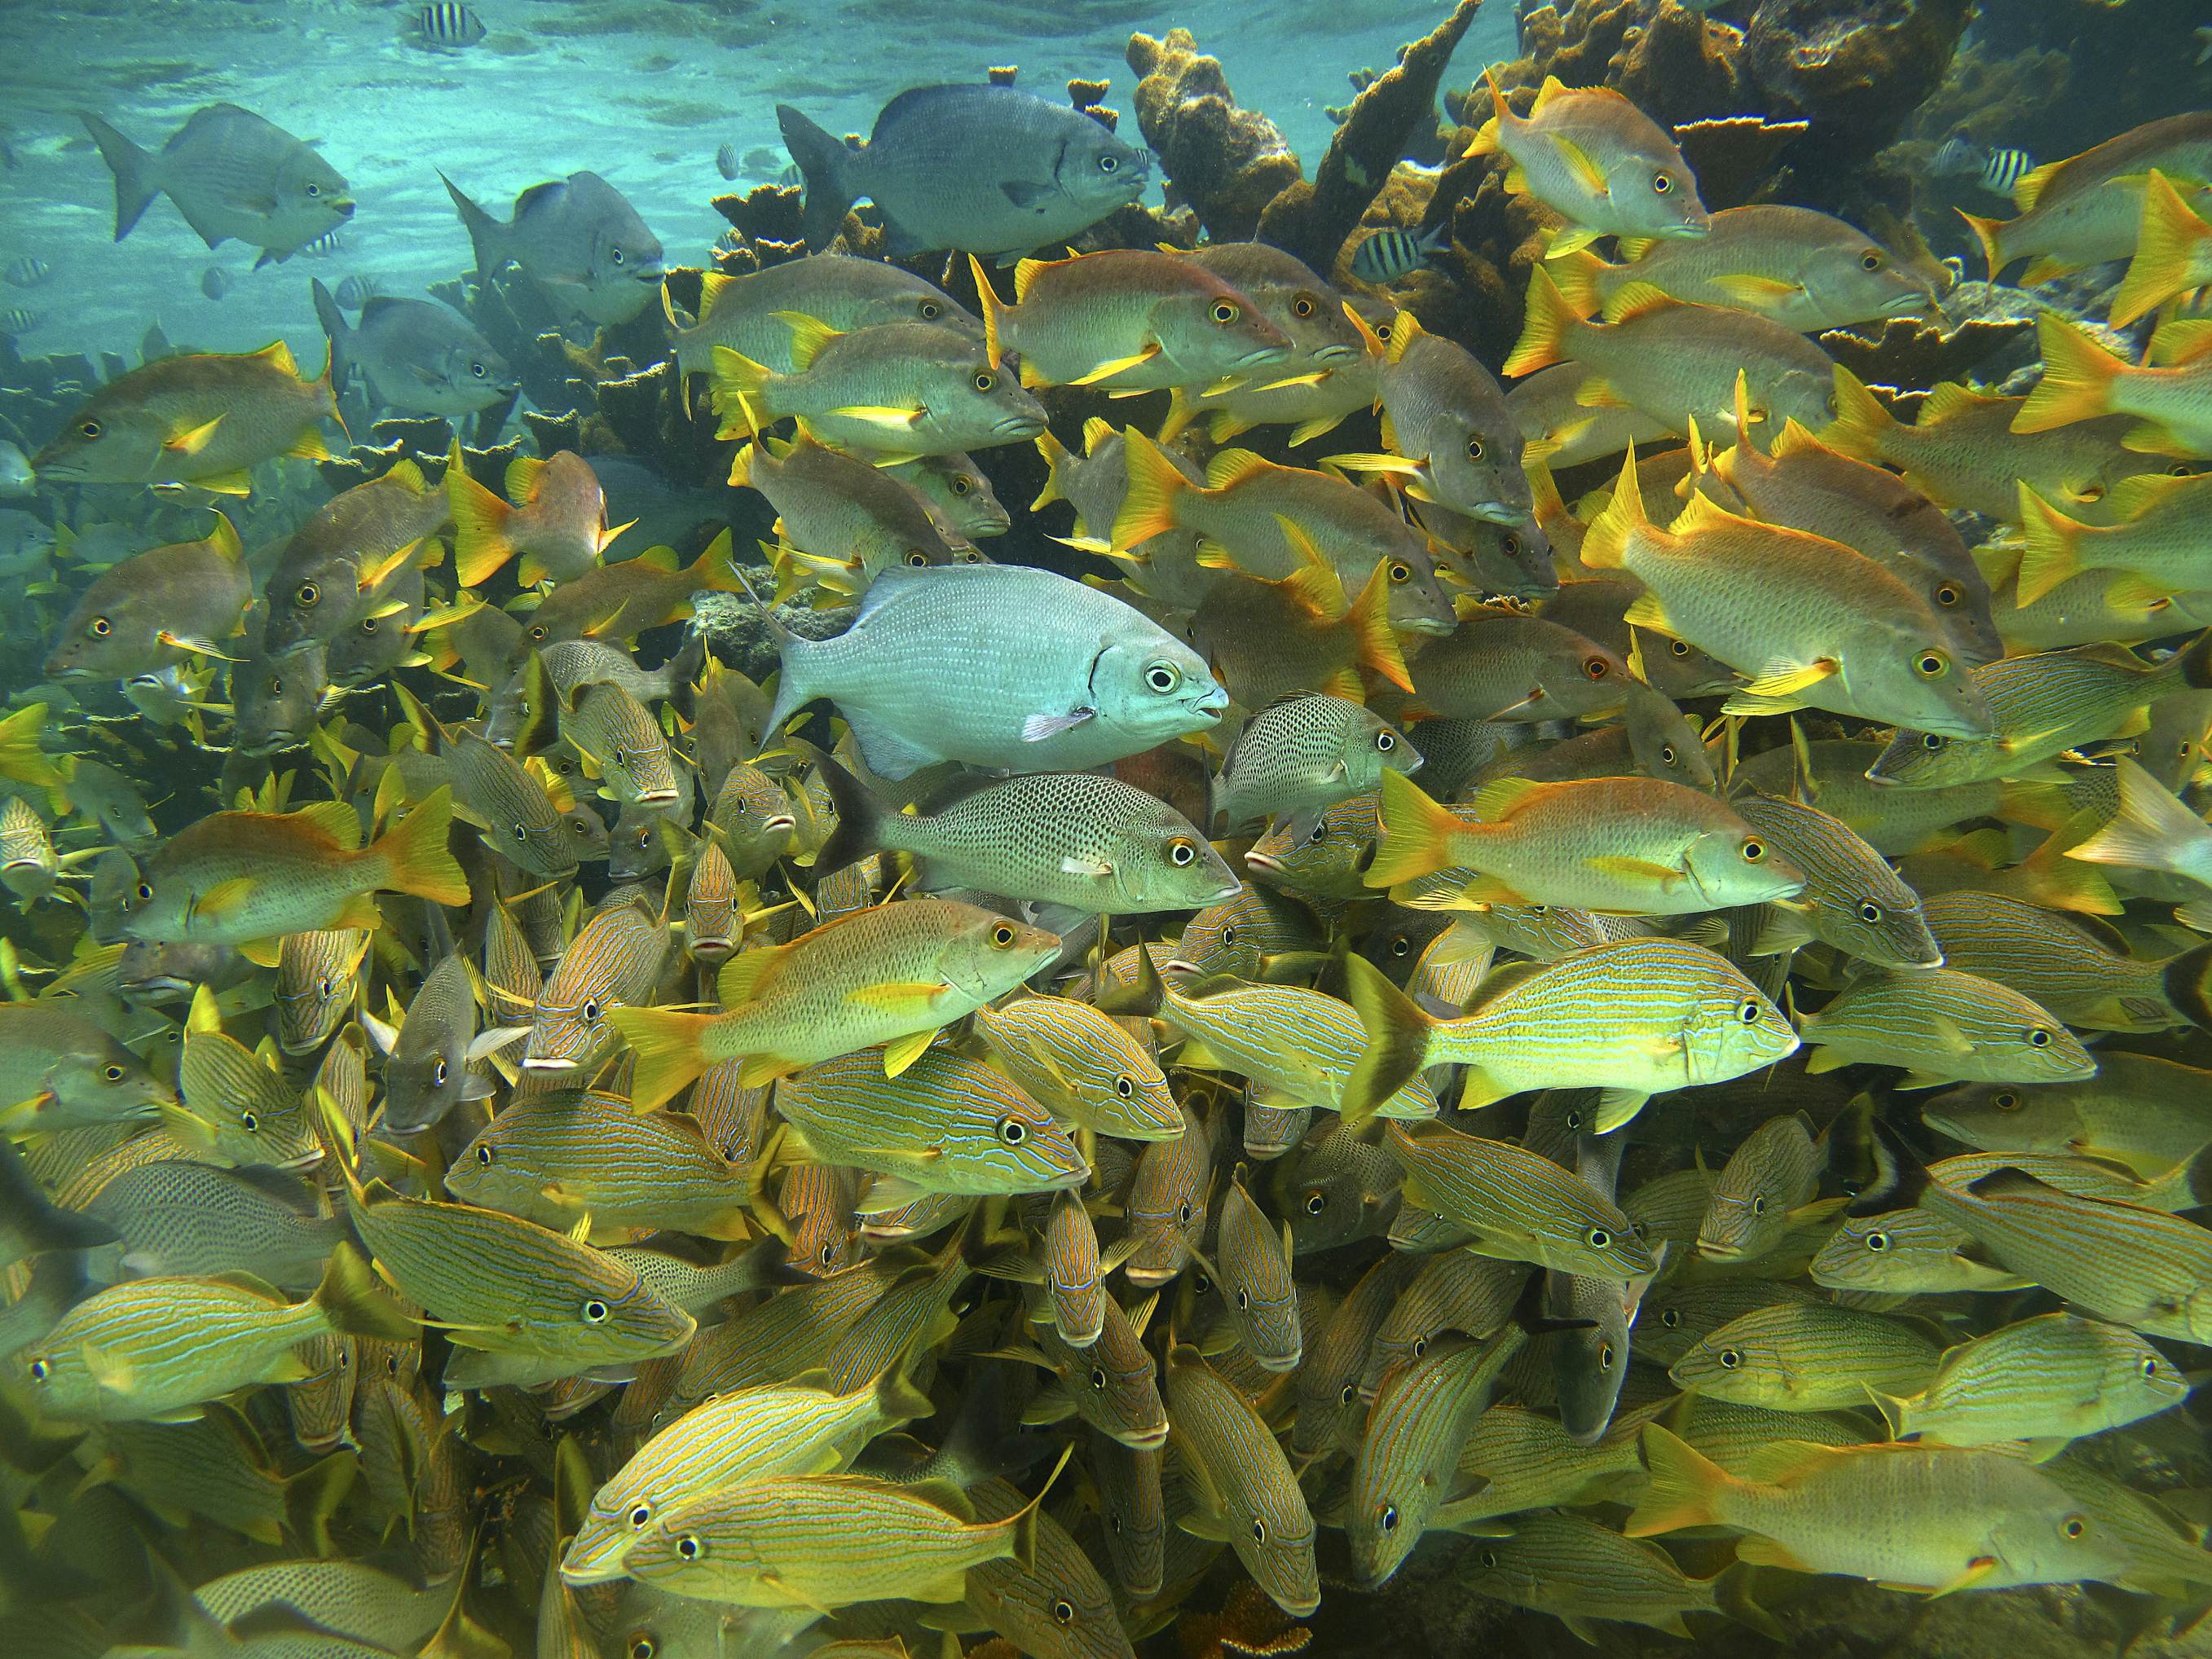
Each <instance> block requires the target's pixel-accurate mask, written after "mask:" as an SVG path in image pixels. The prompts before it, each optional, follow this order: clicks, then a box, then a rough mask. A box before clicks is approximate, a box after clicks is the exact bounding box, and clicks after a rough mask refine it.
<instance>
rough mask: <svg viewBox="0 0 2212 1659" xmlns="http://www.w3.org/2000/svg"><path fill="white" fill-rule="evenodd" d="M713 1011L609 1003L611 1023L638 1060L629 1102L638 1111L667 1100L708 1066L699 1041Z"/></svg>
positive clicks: (712, 1021)
mask: <svg viewBox="0 0 2212 1659" xmlns="http://www.w3.org/2000/svg"><path fill="white" fill-rule="evenodd" d="M607 1023H608V1024H611V1025H612V1026H613V1027H614V1028H615V1030H616V1031H617V1033H618V1034H619V1035H620V1036H621V1037H622V1040H623V1042H627V1043H628V1044H629V1048H630V1053H631V1054H632V1055H633V1056H634V1057H635V1061H636V1066H635V1070H634V1071H633V1073H632V1074H631V1077H630V1085H629V1095H630V1103H631V1104H632V1105H633V1106H635V1107H636V1108H637V1109H638V1110H640V1111H641V1112H645V1111H650V1110H652V1109H653V1108H654V1107H656V1106H662V1105H665V1104H666V1103H668V1102H669V1101H670V1100H671V1099H673V1098H674V1097H675V1096H676V1094H677V1092H678V1091H679V1090H681V1089H683V1088H684V1086H685V1085H687V1084H689V1083H690V1082H691V1081H692V1080H693V1079H696V1077H697V1076H698V1075H699V1074H700V1073H702V1072H703V1071H705V1070H706V1069H707V1061H706V1057H705V1055H704V1054H702V1051H701V1047H700V1045H701V1042H702V1037H703V1034H704V1033H705V1031H706V1030H707V1028H708V1026H709V1025H711V1024H714V1016H713V1015H711V1014H695V1013H690V1012H685V1011H684V1010H681V1009H677V1008H612V1009H610V1010H608V1012H607Z"/></svg>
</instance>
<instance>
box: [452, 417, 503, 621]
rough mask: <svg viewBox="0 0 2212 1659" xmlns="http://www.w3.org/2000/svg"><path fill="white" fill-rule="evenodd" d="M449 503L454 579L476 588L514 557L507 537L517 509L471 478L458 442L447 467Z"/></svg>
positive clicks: (455, 441)
mask: <svg viewBox="0 0 2212 1659" xmlns="http://www.w3.org/2000/svg"><path fill="white" fill-rule="evenodd" d="M446 500H447V503H448V505H449V506H450V507H452V509H453V577H454V580H457V581H459V583H460V585H461V586H463V587H474V586H477V584H478V583H480V582H483V581H487V580H489V579H490V578H491V576H492V575H493V574H494V573H495V572H496V571H497V570H498V569H499V568H500V567H501V565H503V564H505V563H506V562H507V561H508V560H509V559H511V558H513V556H514V553H515V547H514V542H513V538H511V537H509V536H508V534H507V521H508V520H510V519H512V518H513V516H514V509H513V507H509V506H508V505H507V503H506V502H505V501H501V499H500V498H499V497H498V496H497V495H494V494H493V493H492V492H491V491H490V490H489V489H485V488H484V487H483V485H482V484H480V483H477V481H476V480H475V479H474V478H471V477H470V476H469V469H468V467H467V466H466V465H465V464H464V463H463V462H462V459H461V445H460V440H459V439H458V438H457V439H455V440H454V441H453V459H452V460H451V461H450V462H449V463H448V464H447V467H446Z"/></svg>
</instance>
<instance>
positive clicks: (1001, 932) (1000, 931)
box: [991, 921, 1014, 951]
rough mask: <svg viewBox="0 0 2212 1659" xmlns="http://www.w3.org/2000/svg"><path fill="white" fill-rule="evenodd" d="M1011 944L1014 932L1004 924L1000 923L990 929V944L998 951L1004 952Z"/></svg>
mask: <svg viewBox="0 0 2212 1659" xmlns="http://www.w3.org/2000/svg"><path fill="white" fill-rule="evenodd" d="M1013 942H1014V930H1013V928H1012V927H1010V926H1009V925H1008V924H1006V922H1003V921H1002V922H1000V923H999V924H998V925H997V926H995V927H993V928H992V929H991V943H992V944H993V945H996V946H998V948H999V949H1000V950H1001V951H1004V950H1006V949H1008V948H1009V947H1010V946H1012V944H1013Z"/></svg>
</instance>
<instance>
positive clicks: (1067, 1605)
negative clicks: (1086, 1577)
mask: <svg viewBox="0 0 2212 1659" xmlns="http://www.w3.org/2000/svg"><path fill="white" fill-rule="evenodd" d="M1052 1622H1053V1623H1054V1624H1055V1625H1072V1624H1073V1623H1074V1622H1075V1603H1074V1602H1073V1601H1069V1600H1068V1599H1067V1598H1066V1596H1062V1597H1061V1598H1060V1600H1059V1601H1055V1602H1054V1603H1053V1604H1052Z"/></svg>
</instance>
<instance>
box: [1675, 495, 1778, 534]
mask: <svg viewBox="0 0 2212 1659" xmlns="http://www.w3.org/2000/svg"><path fill="white" fill-rule="evenodd" d="M1746 526H1749V527H1750V528H1752V529H1754V530H1762V531H1765V532H1767V533H1768V534H1770V535H1771V534H1773V533H1774V526H1771V525H1761V524H1759V523H1758V522H1757V521H1756V520H1751V519H1747V518H1744V517H1742V516H1741V514H1739V513H1731V512H1729V510H1728V509H1727V508H1726V507H1722V506H1721V505H1719V503H1717V501H1714V500H1713V498H1712V497H1711V496H1710V495H1706V494H1705V492H1704V491H1703V490H1698V491H1696V492H1694V493H1693V494H1692V495H1691V497H1690V500H1689V504H1688V505H1687V506H1686V507H1683V509H1682V510H1681V511H1680V513H1676V514H1675V515H1674V523H1672V524H1670V525H1668V526H1667V533H1668V535H1669V536H1674V537H1677V538H1680V537H1684V536H1694V535H1696V534H1697V533H1698V532H1699V531H1701V530H1719V529H1722V528H1723V527H1725V528H1729V529H1735V530H1741V529H1743V528H1745V527H1746Z"/></svg>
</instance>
